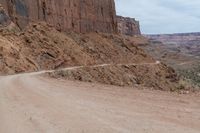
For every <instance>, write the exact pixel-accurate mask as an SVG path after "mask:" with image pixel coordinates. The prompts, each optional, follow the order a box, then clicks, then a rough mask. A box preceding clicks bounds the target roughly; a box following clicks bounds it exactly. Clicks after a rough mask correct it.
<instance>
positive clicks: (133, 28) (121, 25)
mask: <svg viewBox="0 0 200 133" xmlns="http://www.w3.org/2000/svg"><path fill="white" fill-rule="evenodd" d="M117 26H118V32H119V33H121V34H125V35H129V36H133V35H141V31H140V24H139V21H136V20H135V19H134V18H128V17H122V16H117Z"/></svg>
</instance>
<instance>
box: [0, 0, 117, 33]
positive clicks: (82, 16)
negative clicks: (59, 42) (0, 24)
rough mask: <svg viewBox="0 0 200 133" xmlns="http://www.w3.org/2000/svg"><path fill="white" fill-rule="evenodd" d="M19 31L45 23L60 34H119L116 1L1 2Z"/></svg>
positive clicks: (49, 0) (13, 0)
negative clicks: (28, 25)
mask: <svg viewBox="0 0 200 133" xmlns="http://www.w3.org/2000/svg"><path fill="white" fill-rule="evenodd" d="M0 4H2V6H3V7H4V8H5V9H6V11H7V13H8V14H9V16H10V18H11V20H12V21H13V22H15V23H16V24H17V25H18V26H19V27H20V28H22V29H23V28H24V27H26V25H27V24H28V23H29V22H32V21H38V20H39V21H46V22H47V23H48V24H50V25H53V26H55V27H56V28H57V29H58V30H60V31H67V30H73V31H76V32H82V33H85V32H91V31H92V32H94V31H100V32H106V33H116V32H117V23H116V12H115V3H114V0H0Z"/></svg>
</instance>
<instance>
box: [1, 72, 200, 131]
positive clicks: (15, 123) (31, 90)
mask: <svg viewBox="0 0 200 133" xmlns="http://www.w3.org/2000/svg"><path fill="white" fill-rule="evenodd" d="M42 73H44V71H43V72H36V73H27V74H18V75H10V76H1V77H0V84H1V86H0V118H1V119H0V132H1V133H36V132H37V133H44V132H48V133H133V132H137V133H161V132H165V133H172V132H173V133H199V132H200V126H199V123H200V106H199V105H200V97H199V94H194V93H192V94H178V93H171V92H164V91H156V90H148V89H141V88H137V87H136V88H132V87H131V88H129V87H117V86H111V85H103V84H97V83H84V82H79V81H66V80H62V79H54V78H49V77H48V76H44V75H40V74H42Z"/></svg>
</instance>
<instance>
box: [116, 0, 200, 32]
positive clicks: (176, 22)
mask: <svg viewBox="0 0 200 133" xmlns="http://www.w3.org/2000/svg"><path fill="white" fill-rule="evenodd" d="M115 2H116V8H117V14H119V15H123V16H128V17H134V18H136V19H137V20H139V21H140V25H141V29H142V32H143V33H146V34H149V33H151V34H152V33H180V32H200V0H115Z"/></svg>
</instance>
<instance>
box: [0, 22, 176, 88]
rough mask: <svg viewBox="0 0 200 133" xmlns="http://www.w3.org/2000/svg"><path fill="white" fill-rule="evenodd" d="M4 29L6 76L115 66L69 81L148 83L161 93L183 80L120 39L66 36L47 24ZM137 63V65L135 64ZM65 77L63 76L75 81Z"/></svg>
mask: <svg viewBox="0 0 200 133" xmlns="http://www.w3.org/2000/svg"><path fill="white" fill-rule="evenodd" d="M0 31H1V32H0V53H1V54H0V72H1V74H14V73H22V72H31V71H39V70H47V69H60V68H65V67H70V66H86V68H87V66H92V65H98V64H111V66H110V67H100V68H96V69H90V70H88V69H83V70H81V69H80V70H78V71H74V72H72V75H73V77H74V78H70V79H76V80H81V79H84V80H82V81H90V80H91V81H92V82H100V83H106V84H113V85H123V86H134V85H144V86H147V87H152V88H154V89H161V90H174V89H176V88H177V83H178V78H177V76H176V74H175V72H174V71H173V69H171V68H168V67H167V66H165V65H164V64H155V65H149V64H148V63H150V64H152V63H155V62H156V61H155V60H154V59H153V58H152V57H151V56H149V55H148V54H146V53H145V52H144V51H143V50H141V49H140V48H138V47H137V46H136V44H135V43H133V41H131V40H129V39H128V38H124V37H123V36H120V35H113V34H100V33H89V34H78V33H73V32H68V33H63V32H60V31H58V30H56V29H55V28H53V27H51V26H49V25H48V24H46V23H37V24H35V23H34V24H31V25H29V26H28V28H26V29H25V30H24V31H20V30H19V29H17V28H16V27H15V26H13V27H11V28H3V29H1V30H0ZM133 63H134V64H136V66H135V65H131V64H133ZM117 64H122V66H116V65H117ZM123 64H124V65H123ZM126 64H127V66H126ZM129 64H130V65H129ZM137 64H144V65H139V66H138V65H137ZM64 73H65V72H63V74H64ZM60 74H61V73H55V75H54V76H53V77H60V76H61V77H63V76H62V74H61V75H60ZM64 75H65V76H66V77H65V76H64V77H63V78H68V77H72V75H66V74H64ZM86 75H90V76H88V77H85V76H86ZM77 77H78V78H77ZM102 78H103V79H102ZM149 79H151V80H149ZM105 81H106V82H105Z"/></svg>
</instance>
